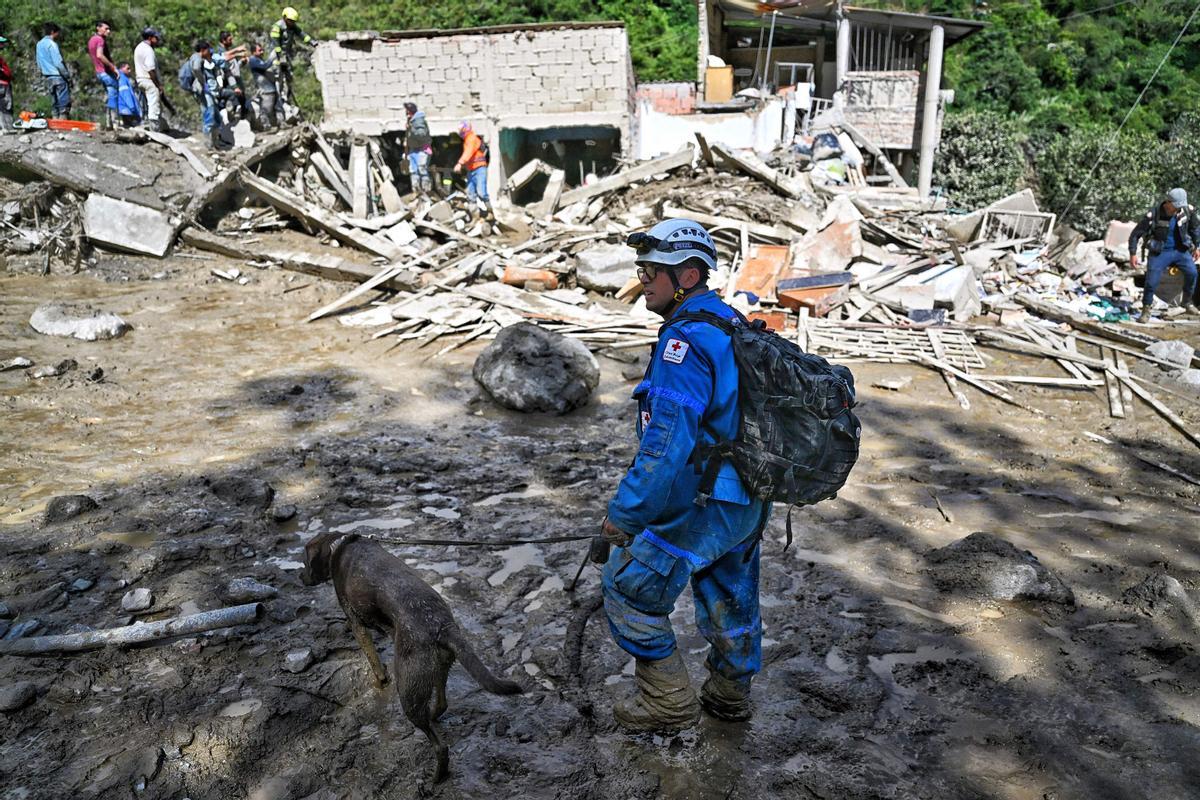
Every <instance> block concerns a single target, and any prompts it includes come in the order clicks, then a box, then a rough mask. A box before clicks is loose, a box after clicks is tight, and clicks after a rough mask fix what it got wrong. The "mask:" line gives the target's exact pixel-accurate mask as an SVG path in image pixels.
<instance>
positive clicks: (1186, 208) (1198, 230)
mask: <svg viewBox="0 0 1200 800" xmlns="http://www.w3.org/2000/svg"><path fill="white" fill-rule="evenodd" d="M1142 239H1145V240H1146V241H1147V250H1149V251H1150V259H1149V261H1147V263H1146V285H1145V288H1144V289H1143V291H1142V313H1141V315H1140V316H1139V317H1138V322H1143V323H1145V322H1149V321H1150V308H1151V306H1152V305H1153V304H1154V292H1155V291H1156V290H1157V289H1158V283H1159V281H1161V280H1162V277H1163V275H1164V274H1165V273H1166V271H1167V269H1168V268H1169V267H1172V266H1173V267H1176V268H1177V269H1179V271H1180V272H1182V273H1183V309H1184V311H1186V312H1187V313H1189V314H1200V309H1197V308H1196V297H1195V295H1196V274H1197V269H1196V261H1197V260H1198V259H1200V214H1197V213H1196V209H1195V208H1193V207H1192V206H1190V205H1188V197H1187V192H1185V191H1184V190H1183V189H1172V190H1171V191H1169V192H1167V194H1166V196H1165V197H1164V198H1163V200H1162V202H1161V203H1159V204H1158V205H1156V206H1155V207H1154V208H1152V209H1150V210H1149V211H1147V212H1146V215H1145V216H1144V217H1142V219H1141V220H1139V221H1138V224H1137V225H1136V226H1135V227H1134V229H1133V231H1132V232H1131V233H1130V234H1129V266H1131V267H1133V268H1134V269H1137V267H1138V261H1139V259H1138V243H1139V242H1140V241H1141V240H1142Z"/></svg>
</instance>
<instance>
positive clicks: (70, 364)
mask: <svg viewBox="0 0 1200 800" xmlns="http://www.w3.org/2000/svg"><path fill="white" fill-rule="evenodd" d="M76 366H77V365H76V363H75V359H73V358H64V359H63V360H62V361H60V362H58V363H57V364H54V365H50V364H44V365H42V366H40V367H37V368H36V369H32V370H30V371H29V377H31V378H57V377H58V376H59V375H65V374H67V373H68V372H70V371H71V370H73V369H75V367H76Z"/></svg>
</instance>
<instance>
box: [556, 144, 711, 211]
mask: <svg viewBox="0 0 1200 800" xmlns="http://www.w3.org/2000/svg"><path fill="white" fill-rule="evenodd" d="M693 158H694V153H693V150H692V145H691V143H688V144H686V145H684V147H683V148H682V149H680V150H678V151H677V152H674V153H671V154H670V155H666V156H660V157H659V158H655V159H652V160H650V161H645V162H642V163H641V164H638V165H637V166H634V167H630V168H629V169H627V170H622V171H621V172H618V173H616V174H615V175H609V176H608V177H606V178H601V179H600V180H598V181H596V182H595V183H593V184H591V185H590V186H580V187H579V188H578V189H572V190H571V191H569V192H564V193H563V196H562V197H561V198H560V199H559V206H569V205H571V204H573V203H578V202H580V201H581V200H591V199H592V198H593V197H596V196H597V195H602V194H604V193H606V192H612V191H615V190H617V189H621V188H623V187H625V186H628V185H629V184H631V183H636V182H638V181H640V180H643V179H645V178H649V177H650V176H652V175H657V174H658V173H660V172H670V171H671V170H673V169H679V168H680V167H684V166H689V165H690V164H691V163H692V160H693Z"/></svg>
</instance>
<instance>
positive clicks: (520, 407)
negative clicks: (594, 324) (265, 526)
mask: <svg viewBox="0 0 1200 800" xmlns="http://www.w3.org/2000/svg"><path fill="white" fill-rule="evenodd" d="M471 374H472V375H473V376H474V377H475V380H476V381H477V382H478V383H479V385H480V386H482V387H483V388H484V389H485V390H486V391H487V393H488V394H489V395H491V396H492V399H494V400H495V401H496V402H497V403H499V404H500V405H502V406H505V407H506V408H511V409H514V410H516V411H552V412H554V413H556V414H565V413H567V412H568V411H573V410H574V409H576V408H579V407H580V406H582V405H585V404H586V403H587V401H588V398H589V397H591V395H592V392H593V391H594V390H595V388H596V387H597V386H599V385H600V365H599V364H598V363H596V359H595V357H594V356H593V355H592V354H591V353H590V352H588V349H587V348H586V347H584V346H583V344H581V343H580V342H578V341H576V340H575V339H568V338H567V337H565V336H563V335H561V334H558V333H552V332H551V331H547V330H545V329H544V328H539V327H538V326H537V325H533V324H531V323H528V322H521V323H518V324H516V325H512V326H510V327H508V328H505V329H504V330H502V331H500V333H499V334H498V335H497V336H496V339H495V341H493V342H492V343H491V344H490V345H488V346H487V348H485V349H484V351H483V352H482V353H480V354H479V358H477V359H475V367H474V368H473V369H472V370H471Z"/></svg>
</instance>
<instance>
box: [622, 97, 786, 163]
mask: <svg viewBox="0 0 1200 800" xmlns="http://www.w3.org/2000/svg"><path fill="white" fill-rule="evenodd" d="M783 108H784V104H783V101H782V100H780V99H779V98H777V97H773V98H771V99H769V100H768V101H767V103H766V105H765V106H764V107H763V108H762V109H761V110H759V111H741V112H736V113H728V114H681V115H672V114H663V113H662V112H659V111H655V110H654V107H653V106H652V105H651V104H650V101H648V100H643V101H641V102H639V103H638V107H637V136H636V140H635V145H634V157H635V158H637V159H638V160H639V161H642V160H645V159H648V158H655V157H656V156H662V155H666V154H668V153H674V152H675V151H676V150H678V149H679V148H681V147H683V146H684V144H695V142H696V133H697V132H699V133H700V134H701V135H703V136H704V138H705V139H706V140H707V141H708V142H709V143H710V144H725V145H729V146H730V147H733V148H735V149H750V148H753V149H754V150H756V151H757V152H759V153H769V152H771V151H772V150H774V149H775V148H776V147H777V146H778V145H779V141H780V137H781V136H782V134H783Z"/></svg>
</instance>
